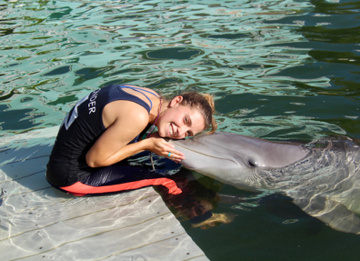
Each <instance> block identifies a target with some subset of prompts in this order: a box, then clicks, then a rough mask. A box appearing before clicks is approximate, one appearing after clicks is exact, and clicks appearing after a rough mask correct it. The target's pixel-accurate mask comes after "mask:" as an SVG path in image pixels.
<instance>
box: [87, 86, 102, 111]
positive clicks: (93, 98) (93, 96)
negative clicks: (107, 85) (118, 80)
mask: <svg viewBox="0 0 360 261" xmlns="http://www.w3.org/2000/svg"><path fill="white" fill-rule="evenodd" d="M99 91H100V89H98V90H96V91H94V92H93V93H92V94H91V95H90V99H89V103H88V108H89V114H91V113H95V112H96V98H97V96H98V92H99Z"/></svg>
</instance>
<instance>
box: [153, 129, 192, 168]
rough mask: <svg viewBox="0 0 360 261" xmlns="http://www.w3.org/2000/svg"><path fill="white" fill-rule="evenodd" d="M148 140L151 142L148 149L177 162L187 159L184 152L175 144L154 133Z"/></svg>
mask: <svg viewBox="0 0 360 261" xmlns="http://www.w3.org/2000/svg"><path fill="white" fill-rule="evenodd" d="M147 141H148V142H149V148H148V150H150V151H151V152H154V153H156V154H157V155H159V156H163V157H167V158H169V159H171V160H173V161H175V162H176V163H179V162H180V161H182V160H184V159H185V156H184V154H183V153H182V152H180V151H178V150H176V149H175V146H174V145H173V144H171V143H170V142H167V141H166V140H164V139H163V138H161V137H159V136H158V135H156V134H155V135H154V134H152V135H151V137H150V138H148V139H147ZM169 155H170V156H169Z"/></svg>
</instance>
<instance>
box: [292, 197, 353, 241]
mask: <svg viewBox="0 0 360 261" xmlns="http://www.w3.org/2000/svg"><path fill="white" fill-rule="evenodd" d="M294 203H295V204H296V205H297V206H299V207H300V208H302V210H304V211H305V212H306V213H307V214H309V215H311V216H313V217H316V218H318V219H319V220H321V221H322V222H324V223H325V224H327V225H329V226H330V227H332V228H333V229H336V230H339V231H342V232H347V233H354V234H360V217H359V216H358V215H356V214H355V213H354V212H352V211H350V210H349V209H347V208H346V207H345V206H344V205H343V204H341V203H339V202H337V201H335V200H332V199H330V198H325V197H322V196H319V195H317V196H313V197H312V198H311V199H308V200H306V199H300V200H299V199H294Z"/></svg>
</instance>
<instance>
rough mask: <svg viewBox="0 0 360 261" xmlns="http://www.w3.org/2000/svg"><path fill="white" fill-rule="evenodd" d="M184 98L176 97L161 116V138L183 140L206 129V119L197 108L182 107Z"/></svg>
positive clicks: (159, 128) (159, 124)
mask: <svg viewBox="0 0 360 261" xmlns="http://www.w3.org/2000/svg"><path fill="white" fill-rule="evenodd" d="M181 101H182V96H176V97H175V98H174V99H173V100H172V101H171V102H170V103H169V106H168V108H167V109H166V110H165V111H164V112H163V113H162V114H161V115H160V117H159V121H158V124H157V127H158V132H159V136H161V137H163V138H165V137H167V138H172V139H183V138H185V137H187V136H193V135H196V134H198V133H199V132H202V131H203V130H204V129H205V119H204V116H203V114H202V113H201V112H200V110H199V109H198V108H197V107H190V106H189V105H181V104H180V103H181Z"/></svg>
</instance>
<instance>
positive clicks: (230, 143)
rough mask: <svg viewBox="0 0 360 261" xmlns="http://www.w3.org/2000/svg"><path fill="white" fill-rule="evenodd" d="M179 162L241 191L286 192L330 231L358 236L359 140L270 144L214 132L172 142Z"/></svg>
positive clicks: (359, 207)
mask: <svg viewBox="0 0 360 261" xmlns="http://www.w3.org/2000/svg"><path fill="white" fill-rule="evenodd" d="M170 142H171V143H172V144H174V145H175V148H176V149H177V150H179V151H181V152H183V153H184V154H185V158H186V159H185V160H183V161H182V162H181V164H182V165H183V166H184V167H185V168H188V169H191V170H194V171H196V172H199V173H202V174H204V175H207V176H209V177H211V178H214V179H216V180H219V181H221V182H223V183H226V184H230V185H233V186H235V187H237V188H239V189H243V190H250V191H257V192H267V193H269V192H270V193H272V192H273V193H283V194H285V195H286V196H289V197H291V198H292V199H293V202H294V203H295V204H296V205H298V206H299V207H300V208H301V209H302V210H303V211H305V212H306V213H308V214H309V215H311V216H313V217H316V218H318V219H319V220H321V221H322V222H324V223H325V224H327V225H329V226H330V227H332V228H334V229H336V230H338V231H342V232H348V233H354V234H360V149H359V141H357V140H354V139H351V138H346V137H339V138H329V139H324V140H318V141H313V142H310V143H308V144H297V143H286V142H271V141H267V140H264V139H259V138H253V137H247V136H243V135H237V134H232V133H222V132H215V133H214V134H205V135H200V136H198V137H195V138H192V139H184V140H171V141H170Z"/></svg>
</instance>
